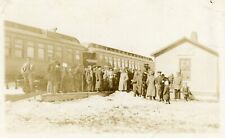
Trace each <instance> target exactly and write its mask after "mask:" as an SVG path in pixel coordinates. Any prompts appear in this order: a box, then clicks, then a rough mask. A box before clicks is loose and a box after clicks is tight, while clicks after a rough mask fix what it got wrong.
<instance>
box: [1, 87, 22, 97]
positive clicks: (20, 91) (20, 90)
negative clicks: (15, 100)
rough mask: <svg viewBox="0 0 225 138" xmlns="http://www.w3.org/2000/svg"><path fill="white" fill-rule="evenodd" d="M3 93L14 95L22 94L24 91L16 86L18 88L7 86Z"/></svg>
mask: <svg viewBox="0 0 225 138" xmlns="http://www.w3.org/2000/svg"><path fill="white" fill-rule="evenodd" d="M4 94H9V95H16V94H24V92H23V89H22V88H18V89H15V88H9V89H5V90H4Z"/></svg>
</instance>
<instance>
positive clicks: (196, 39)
mask: <svg viewBox="0 0 225 138" xmlns="http://www.w3.org/2000/svg"><path fill="white" fill-rule="evenodd" d="M191 40H192V41H194V42H198V33H197V32H191Z"/></svg>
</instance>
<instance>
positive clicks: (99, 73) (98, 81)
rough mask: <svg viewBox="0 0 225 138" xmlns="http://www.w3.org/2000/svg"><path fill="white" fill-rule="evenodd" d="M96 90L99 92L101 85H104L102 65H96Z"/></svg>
mask: <svg viewBox="0 0 225 138" xmlns="http://www.w3.org/2000/svg"><path fill="white" fill-rule="evenodd" d="M95 76H96V78H95V81H96V82H95V90H96V91H97V92H99V91H100V90H101V86H102V68H101V66H98V67H96V71H95Z"/></svg>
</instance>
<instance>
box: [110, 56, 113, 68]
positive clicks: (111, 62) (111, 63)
mask: <svg viewBox="0 0 225 138" xmlns="http://www.w3.org/2000/svg"><path fill="white" fill-rule="evenodd" d="M109 64H110V65H111V66H112V65H113V61H112V57H109Z"/></svg>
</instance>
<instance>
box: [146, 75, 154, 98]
mask: <svg viewBox="0 0 225 138" xmlns="http://www.w3.org/2000/svg"><path fill="white" fill-rule="evenodd" d="M146 83H147V94H146V97H149V98H150V100H152V99H154V100H155V97H156V92H155V77H154V72H153V71H150V72H149V75H148V78H147V81H146Z"/></svg>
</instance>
